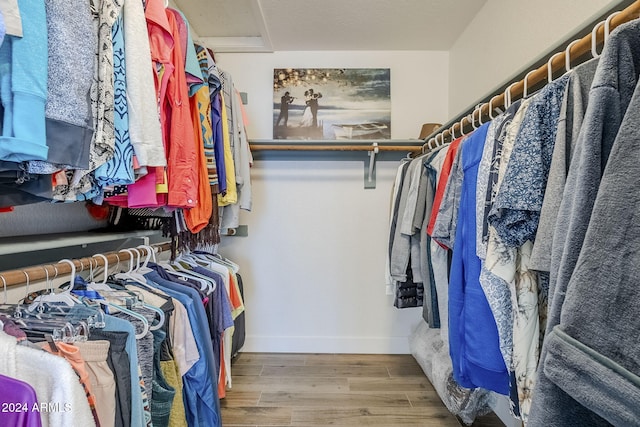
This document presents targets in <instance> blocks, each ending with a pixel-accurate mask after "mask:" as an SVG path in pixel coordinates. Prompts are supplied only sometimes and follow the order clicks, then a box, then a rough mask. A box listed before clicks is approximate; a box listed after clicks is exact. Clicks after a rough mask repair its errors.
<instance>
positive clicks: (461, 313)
mask: <svg viewBox="0 0 640 427" xmlns="http://www.w3.org/2000/svg"><path fill="white" fill-rule="evenodd" d="M488 128H489V124H488V123H487V124H484V125H483V126H481V127H480V128H479V129H477V130H476V131H475V132H474V133H473V134H472V135H471V136H470V137H469V138H468V139H467V140H466V141H465V142H464V143H463V145H462V148H461V150H462V152H461V155H460V162H461V165H460V166H461V167H462V170H463V179H462V194H461V196H460V208H459V211H458V220H457V227H456V238H455V245H454V248H453V259H452V262H451V274H450V281H449V344H450V348H449V352H450V355H451V360H452V362H453V377H454V379H455V380H456V381H457V382H458V383H459V384H460V385H461V386H463V387H468V388H476V387H482V388H485V389H488V390H493V391H495V392H497V393H500V394H505V395H508V394H509V372H508V371H507V367H506V366H505V364H504V359H503V358H502V354H501V353H500V346H499V339H498V328H497V327H496V322H495V320H494V318H493V314H492V313H491V308H490V306H489V303H488V302H487V299H486V297H485V295H484V292H483V291H482V288H481V286H480V270H481V262H480V258H478V256H477V255H476V237H475V233H476V231H475V230H476V181H477V178H478V166H479V164H480V159H481V158H482V151H483V148H484V142H485V139H486V136H487V130H488Z"/></svg>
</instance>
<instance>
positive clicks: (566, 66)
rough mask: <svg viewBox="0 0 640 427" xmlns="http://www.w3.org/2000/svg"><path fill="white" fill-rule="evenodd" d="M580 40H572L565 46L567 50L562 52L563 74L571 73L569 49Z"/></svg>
mask: <svg viewBox="0 0 640 427" xmlns="http://www.w3.org/2000/svg"><path fill="white" fill-rule="evenodd" d="M579 41H580V40H574V41H572V42H571V43H569V44H568V45H567V48H566V49H565V50H564V69H565V72H567V73H568V72H569V71H571V48H572V47H573V45H574V44H576V43H578V42H579Z"/></svg>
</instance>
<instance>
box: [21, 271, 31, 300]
mask: <svg viewBox="0 0 640 427" xmlns="http://www.w3.org/2000/svg"><path fill="white" fill-rule="evenodd" d="M22 274H24V277H26V278H27V284H26V293H25V299H26V298H27V296H29V274H28V273H27V270H22Z"/></svg>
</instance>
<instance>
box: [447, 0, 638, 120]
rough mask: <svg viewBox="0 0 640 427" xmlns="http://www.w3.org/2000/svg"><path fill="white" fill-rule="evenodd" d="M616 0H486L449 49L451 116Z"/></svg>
mask: <svg viewBox="0 0 640 427" xmlns="http://www.w3.org/2000/svg"><path fill="white" fill-rule="evenodd" d="M618 3H621V0H538V1H535V2H531V1H527V0H489V1H487V3H486V4H485V5H484V6H483V8H482V9H480V11H479V12H478V14H477V15H476V17H475V18H474V19H473V21H471V23H470V24H469V26H468V27H467V28H466V30H465V31H464V32H463V33H462V34H461V35H460V37H459V38H458V40H457V41H456V43H455V44H454V45H453V47H452V49H451V50H450V51H449V53H450V73H451V74H450V79H449V118H454V117H455V116H456V115H458V114H460V113H463V112H464V110H466V109H467V108H468V107H470V106H471V105H473V104H474V103H476V102H478V101H479V100H480V99H482V98H484V97H485V96H487V95H489V94H490V93H491V92H494V91H496V90H498V89H499V87H500V86H502V85H503V83H505V82H506V81H508V80H510V79H512V78H513V77H514V76H516V75H518V74H520V73H522V72H523V71H525V70H528V69H529V68H530V67H531V64H533V63H535V62H536V61H538V60H540V59H542V58H543V57H544V56H546V54H547V53H548V52H549V50H550V49H552V48H553V47H554V46H556V45H557V44H558V42H559V41H563V40H567V39H568V38H569V37H571V36H572V35H573V34H575V32H576V31H579V30H580V29H581V28H582V27H583V26H584V25H585V24H588V23H589V22H591V21H593V20H595V19H597V18H598V17H599V16H600V15H602V14H603V13H605V12H606V11H607V10H608V9H610V8H612V7H614V6H615V5H616V4H618ZM627 3H628V2H627Z"/></svg>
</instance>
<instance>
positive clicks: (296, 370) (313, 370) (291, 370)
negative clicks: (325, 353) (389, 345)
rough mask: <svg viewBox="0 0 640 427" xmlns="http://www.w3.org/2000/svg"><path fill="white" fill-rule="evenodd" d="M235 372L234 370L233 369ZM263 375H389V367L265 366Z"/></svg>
mask: <svg viewBox="0 0 640 427" xmlns="http://www.w3.org/2000/svg"><path fill="white" fill-rule="evenodd" d="M232 372H233V371H232ZM261 375H262V376H263V377H338V378H341V377H342V378H348V377H388V376H389V373H388V371H387V368H385V367H382V366H380V367H378V366H344V365H342V366H340V365H328V366H265V367H264V368H263V369H262V373H261Z"/></svg>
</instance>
